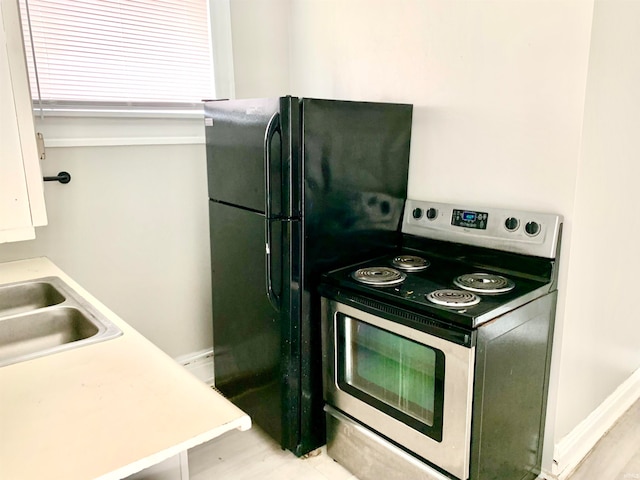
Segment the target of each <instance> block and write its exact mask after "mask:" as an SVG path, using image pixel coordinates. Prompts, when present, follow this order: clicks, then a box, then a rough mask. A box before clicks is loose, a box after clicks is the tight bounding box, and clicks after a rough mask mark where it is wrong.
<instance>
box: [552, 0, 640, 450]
mask: <svg viewBox="0 0 640 480" xmlns="http://www.w3.org/2000/svg"><path fill="white" fill-rule="evenodd" d="M638 25H640V2H630V1H618V0H607V1H598V2H596V4H595V9H594V15H593V32H592V37H591V55H590V60H589V74H588V83H587V92H586V104H585V114H584V132H583V140H582V155H581V159H580V160H581V161H580V165H579V168H578V172H577V180H578V181H577V188H576V200H575V210H574V214H573V219H574V221H573V224H574V225H573V238H574V241H573V242H572V243H571V254H570V257H568V258H565V260H566V261H565V264H567V265H568V280H569V281H568V282H567V283H566V286H565V292H566V310H565V315H564V342H563V343H562V350H561V351H560V352H559V353H560V355H561V362H560V365H561V369H560V376H559V392H558V406H557V437H558V438H561V437H562V436H564V435H565V434H567V433H569V432H570V431H571V430H572V429H573V428H574V427H575V425H576V424H577V423H578V422H580V421H581V420H583V419H584V418H585V417H587V415H589V414H590V413H591V412H592V411H594V410H595V409H596V408H597V407H598V406H599V405H600V404H601V403H602V402H603V401H604V400H605V399H606V398H607V397H608V396H609V395H610V394H611V393H612V392H613V391H614V390H615V389H616V388H617V387H618V386H619V385H620V384H622V383H623V382H624V381H625V380H627V379H628V378H629V377H630V376H631V374H632V373H633V372H634V371H635V370H636V369H638V368H639V367H640V342H639V341H638V338H640V319H639V316H638V314H637V301H636V300H637V297H638V295H637V294H636V293H635V292H634V288H635V287H634V285H635V284H636V281H637V277H638V273H637V272H638V271H640V257H639V256H638V254H637V245H638V240H637V239H638V237H639V236H640V218H639V217H638V215H637V207H638V198H639V194H638V179H640V162H639V161H638V159H639V158H640V135H639V134H638V133H639V132H640V57H639V56H638V54H637V48H636V46H637V45H640V29H639V28H638Z"/></svg>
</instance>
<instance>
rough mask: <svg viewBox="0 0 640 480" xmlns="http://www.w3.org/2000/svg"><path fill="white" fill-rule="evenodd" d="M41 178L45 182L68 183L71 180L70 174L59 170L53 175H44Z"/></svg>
mask: <svg viewBox="0 0 640 480" xmlns="http://www.w3.org/2000/svg"><path fill="white" fill-rule="evenodd" d="M43 180H44V181H45V182H60V183H69V182H70V181H71V175H70V174H69V172H60V173H58V175H56V176H55V177H44V178H43Z"/></svg>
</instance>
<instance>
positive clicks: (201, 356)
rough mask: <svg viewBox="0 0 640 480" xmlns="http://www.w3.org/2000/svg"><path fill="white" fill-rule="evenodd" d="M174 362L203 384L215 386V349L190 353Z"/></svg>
mask: <svg viewBox="0 0 640 480" xmlns="http://www.w3.org/2000/svg"><path fill="white" fill-rule="evenodd" d="M174 360H175V361H176V362H178V363H179V364H180V365H182V366H183V367H184V368H186V369H187V370H188V371H189V372H190V373H191V374H193V375H194V376H195V377H196V378H198V379H199V380H201V381H202V382H204V383H206V384H207V385H213V349H211V348H209V349H207V350H201V351H199V352H193V353H188V354H186V355H182V356H181V357H178V358H175V359H174Z"/></svg>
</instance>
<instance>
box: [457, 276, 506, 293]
mask: <svg viewBox="0 0 640 480" xmlns="http://www.w3.org/2000/svg"><path fill="white" fill-rule="evenodd" d="M453 284H454V285H455V286H456V287H459V288H462V289H463V290H468V291H470V292H475V293H505V292H509V291H511V290H513V289H514V288H515V286H516V284H515V283H514V282H513V281H512V280H509V279H508V278H506V277H503V276H501V275H495V274H493V273H467V274H465V275H460V276H459V277H457V278H456V279H455V280H454V281H453Z"/></svg>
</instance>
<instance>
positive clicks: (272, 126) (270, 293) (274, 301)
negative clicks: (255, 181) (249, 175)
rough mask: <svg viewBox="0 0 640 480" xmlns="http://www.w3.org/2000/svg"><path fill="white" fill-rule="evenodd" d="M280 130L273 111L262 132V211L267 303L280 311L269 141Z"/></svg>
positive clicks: (278, 121)
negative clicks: (274, 259)
mask: <svg viewBox="0 0 640 480" xmlns="http://www.w3.org/2000/svg"><path fill="white" fill-rule="evenodd" d="M279 131H280V114H279V113H278V112H276V113H274V114H273V116H272V117H271V118H270V119H269V123H268V125H267V129H266V131H265V134H264V178H265V180H264V182H265V184H264V187H265V188H264V192H265V194H264V212H265V221H264V224H265V235H264V236H265V261H266V267H267V268H266V271H267V274H266V279H265V282H266V289H267V297H268V298H269V303H271V305H272V306H273V308H275V309H276V311H280V298H279V297H278V295H277V294H276V292H275V291H274V289H273V275H272V272H271V222H272V218H271V215H272V212H271V142H272V140H273V137H274V135H275V134H276V133H277V132H279Z"/></svg>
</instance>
